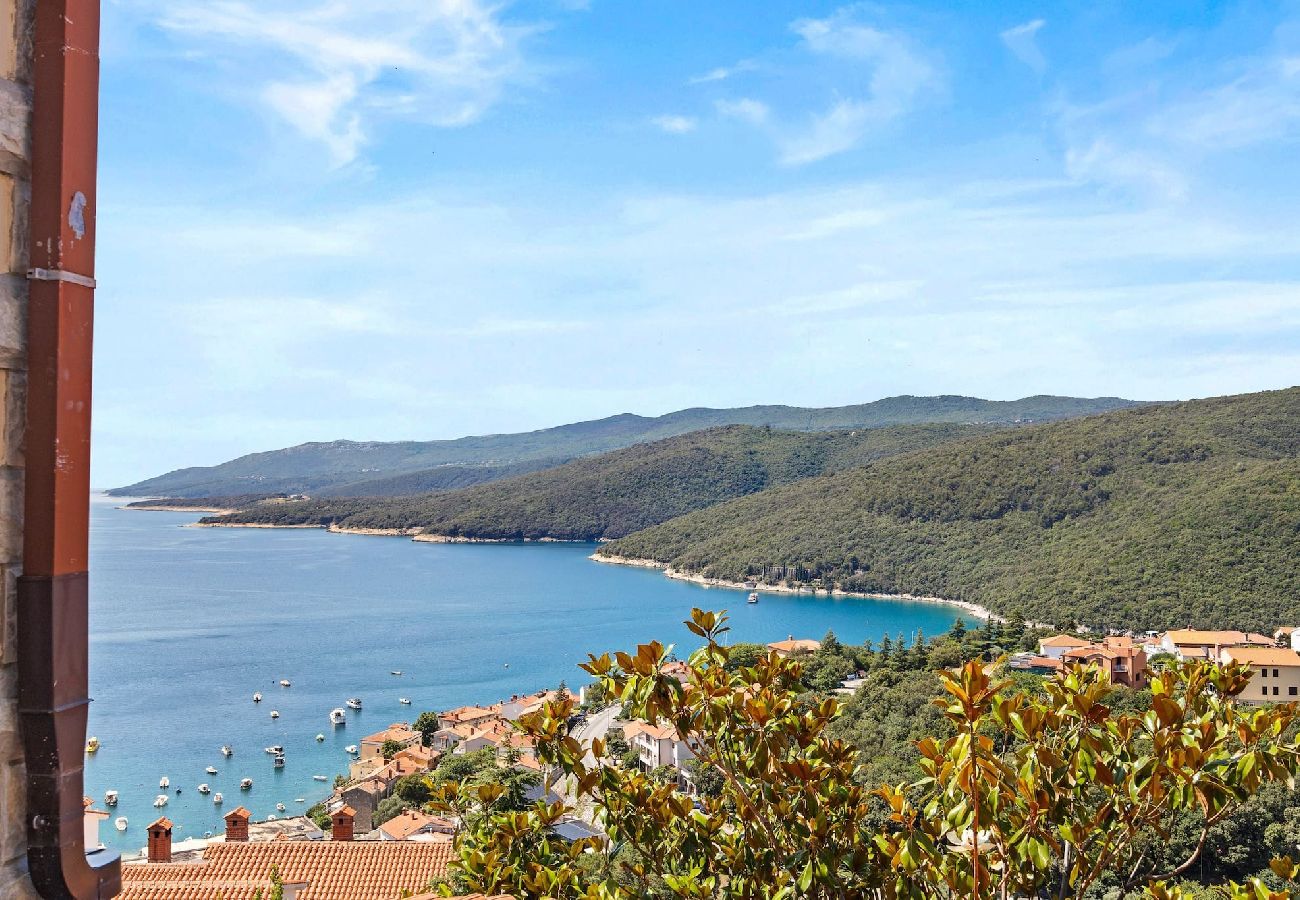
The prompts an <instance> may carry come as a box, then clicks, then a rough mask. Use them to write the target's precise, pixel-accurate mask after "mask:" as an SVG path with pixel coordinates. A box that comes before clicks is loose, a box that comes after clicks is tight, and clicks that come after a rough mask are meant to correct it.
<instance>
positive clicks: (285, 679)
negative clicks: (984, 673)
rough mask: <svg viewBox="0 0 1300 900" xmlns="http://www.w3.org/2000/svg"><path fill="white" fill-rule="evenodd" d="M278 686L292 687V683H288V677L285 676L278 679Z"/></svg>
mask: <svg viewBox="0 0 1300 900" xmlns="http://www.w3.org/2000/svg"><path fill="white" fill-rule="evenodd" d="M280 687H293V685H291V684H290V683H289V679H287V678H281V679H280Z"/></svg>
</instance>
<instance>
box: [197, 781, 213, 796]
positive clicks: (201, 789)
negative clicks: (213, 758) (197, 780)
mask: <svg viewBox="0 0 1300 900" xmlns="http://www.w3.org/2000/svg"><path fill="white" fill-rule="evenodd" d="M199 793H200V794H211V793H212V788H210V787H208V785H207V782H204V783H203V784H201V785H199Z"/></svg>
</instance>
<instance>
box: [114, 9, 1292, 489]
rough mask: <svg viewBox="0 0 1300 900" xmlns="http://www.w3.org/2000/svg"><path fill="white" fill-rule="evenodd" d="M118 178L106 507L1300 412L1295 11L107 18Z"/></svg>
mask: <svg viewBox="0 0 1300 900" xmlns="http://www.w3.org/2000/svg"><path fill="white" fill-rule="evenodd" d="M960 7H969V8H964V9H963V8H960ZM100 161H101V180H100V196H99V261H98V275H99V280H100V290H99V303H98V321H97V351H96V352H97V359H96V364H97V370H96V378H97V384H96V422H95V441H96V444H95V483H96V484H98V485H103V486H109V485H113V484H119V483H123V482H126V481H130V480H134V479H136V478H140V477H145V476H148V475H153V474H157V473H158V472H160V471H163V470H166V469H171V468H176V467H180V466H184V465H198V464H211V463H216V462H220V461H222V460H224V459H228V458H230V457H232V456H235V455H238V454H240V453H244V452H249V451H253V450H261V449H270V448H274V447H281V446H287V445H291V444H295V443H299V442H301V441H307V440H331V439H335V438H354V439H376V440H390V439H405V438H418V439H428V438H439V437H456V436H460V435H464V434H471V433H485V432H499V431H518V430H524V429H531V428H538V427H545V426H548V425H553V424H558V423H561V422H569V421H575V420H580V419H586V418H594V417H599V416H604V415H610V414H614V413H618V412H624V411H631V412H638V413H643V414H659V413H663V412H667V411H669V410H672V409H677V408H681V407H685V406H696V405H704V406H735V405H746V404H752V403H791V404H800V405H817V406H823V405H838V404H844V403H853V402H862V401H866V400H871V399H876V398H879V397H883V396H889V395H893V394H900V393H912V394H936V393H962V394H972V395H977V396H983V397H992V398H1000V399H1004V398H1013V397H1019V396H1024V395H1027V394H1035V393H1061V394H1073V395H1087V396H1096V395H1103V394H1108V395H1109V394H1114V395H1123V396H1127V397H1135V398H1180V397H1195V396H1208V395H1215V394H1225V393H1234V392H1240V391H1252V390H1261V389H1266V388H1275V387H1283V386H1287V385H1291V384H1294V383H1297V382H1300V217H1297V215H1296V209H1297V208H1300V203H1298V201H1300V177H1297V176H1300V4H1296V3H1282V4H1277V3H1249V4H1220V3H1201V4H1197V3H1193V2H1177V3H1143V4H1135V3H1119V2H1112V3H1107V2H1092V3H1078V4H1068V5H1067V4H1050V5H1044V4H1031V3H989V4H960V5H957V4H946V3H934V4H928V5H927V4H915V5H906V6H903V5H894V4H882V5H876V4H857V5H847V6H846V5H842V4H837V3H807V2H806V3H792V2H770V0H764V2H762V3H753V2H734V0H710V2H706V3H701V2H699V0H694V2H676V0H656V2H654V3H644V2H632V0H589V2H583V0H524V2H518V3H509V2H501V3H490V2H486V0H367V2H365V3H361V2H355V0H106V2H105V5H104V36H103V83H102V118H101V147H100Z"/></svg>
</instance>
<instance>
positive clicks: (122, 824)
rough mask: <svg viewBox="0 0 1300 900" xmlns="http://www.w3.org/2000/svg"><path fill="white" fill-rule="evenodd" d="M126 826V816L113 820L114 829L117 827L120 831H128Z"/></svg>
mask: <svg viewBox="0 0 1300 900" xmlns="http://www.w3.org/2000/svg"><path fill="white" fill-rule="evenodd" d="M126 825H127V822H126V816H118V817H117V818H116V819H114V820H113V827H115V828H116V829H117V830H118V831H126Z"/></svg>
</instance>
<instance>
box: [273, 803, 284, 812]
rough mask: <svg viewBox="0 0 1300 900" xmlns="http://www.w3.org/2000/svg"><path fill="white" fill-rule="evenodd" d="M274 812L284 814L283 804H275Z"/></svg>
mask: <svg viewBox="0 0 1300 900" xmlns="http://www.w3.org/2000/svg"><path fill="white" fill-rule="evenodd" d="M275 811H276V812H284V804H283V803H277V804H275Z"/></svg>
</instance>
